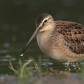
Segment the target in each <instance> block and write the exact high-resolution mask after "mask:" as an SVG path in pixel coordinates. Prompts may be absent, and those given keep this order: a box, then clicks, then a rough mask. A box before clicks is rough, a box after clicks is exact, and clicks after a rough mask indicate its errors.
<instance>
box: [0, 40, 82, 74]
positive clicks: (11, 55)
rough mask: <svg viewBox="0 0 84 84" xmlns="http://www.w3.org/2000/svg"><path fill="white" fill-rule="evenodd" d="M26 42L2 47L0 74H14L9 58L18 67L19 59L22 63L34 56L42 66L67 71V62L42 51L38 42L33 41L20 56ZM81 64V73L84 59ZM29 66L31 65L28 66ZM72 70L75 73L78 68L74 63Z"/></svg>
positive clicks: (0, 51) (71, 66)
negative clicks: (55, 58)
mask: <svg viewBox="0 0 84 84" xmlns="http://www.w3.org/2000/svg"><path fill="white" fill-rule="evenodd" d="M24 44H25V42H24V43H15V45H14V44H11V46H10V47H9V48H3V50H1V49H0V75H2V74H11V75H13V74H14V72H13V71H12V70H10V69H9V60H11V62H12V64H13V67H14V68H15V69H18V67H19V66H20V65H19V63H20V62H19V59H21V61H22V63H25V62H26V61H28V60H29V59H31V58H33V59H34V60H35V63H39V61H41V66H42V67H45V66H46V64H48V67H52V68H53V69H56V70H60V71H66V63H64V62H60V61H57V60H54V59H52V58H50V57H48V56H46V55H45V54H43V53H42V52H41V50H40V49H39V47H38V45H37V43H36V42H33V43H32V44H31V45H30V46H29V47H28V48H27V50H26V52H25V53H24V56H20V52H21V48H23V45H24ZM17 46H18V47H17ZM78 64H79V73H81V70H82V69H83V68H82V65H83V64H84V61H80V62H78ZM27 67H28V68H30V67H31V65H29V66H27ZM32 67H33V66H32ZM70 69H71V71H70V72H73V73H75V72H76V68H75V64H74V63H70Z"/></svg>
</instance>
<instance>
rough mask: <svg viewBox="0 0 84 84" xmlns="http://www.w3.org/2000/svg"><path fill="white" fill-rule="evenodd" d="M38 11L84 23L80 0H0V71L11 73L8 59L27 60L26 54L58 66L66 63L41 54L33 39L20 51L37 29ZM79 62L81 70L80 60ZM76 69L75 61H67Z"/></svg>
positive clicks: (83, 2)
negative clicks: (25, 48)
mask: <svg viewBox="0 0 84 84" xmlns="http://www.w3.org/2000/svg"><path fill="white" fill-rule="evenodd" d="M41 13H49V14H51V15H52V16H53V18H54V20H65V21H74V22H77V23H81V24H84V1H83V0H0V75H2V74H14V72H13V71H12V70H10V69H9V67H8V66H9V60H11V61H12V64H13V66H14V67H15V68H16V67H18V66H19V59H21V60H22V62H26V61H27V60H28V59H29V57H32V58H34V59H35V61H36V62H38V60H39V56H41V58H42V60H41V61H42V64H41V65H42V66H44V65H45V64H46V61H47V60H48V65H49V66H51V67H53V68H54V69H57V70H66V63H63V62H59V61H56V60H54V59H52V58H50V57H48V56H46V55H44V54H43V53H42V52H41V50H40V49H39V47H38V45H37V42H36V39H35V40H34V41H33V42H32V43H31V44H30V46H29V47H28V48H27V50H26V52H25V54H24V56H23V57H21V56H20V52H21V50H22V48H23V47H24V45H25V44H26V43H27V41H28V39H29V38H30V37H31V35H32V34H33V32H34V31H35V29H36V26H35V20H36V18H37V16H38V15H39V14H41ZM78 64H79V69H80V70H79V72H80V73H81V69H82V64H84V61H81V62H79V63H78ZM70 67H71V70H72V72H75V65H74V63H71V64H70Z"/></svg>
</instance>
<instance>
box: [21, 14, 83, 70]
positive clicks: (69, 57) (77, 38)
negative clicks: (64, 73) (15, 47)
mask: <svg viewBox="0 0 84 84" xmlns="http://www.w3.org/2000/svg"><path fill="white" fill-rule="evenodd" d="M35 22H36V31H35V32H34V34H33V35H32V36H31V38H30V39H29V41H28V42H27V44H26V45H25V47H24V48H23V49H22V51H21V55H23V53H24V51H25V50H26V48H27V47H28V46H29V44H30V43H31V41H32V40H33V39H34V38H35V37H37V43H38V46H39V47H40V49H41V51H42V52H43V53H44V54H46V55H48V56H50V57H51V58H54V59H56V60H59V61H62V62H67V69H69V63H70V62H77V61H80V60H83V59H84V53H83V52H84V25H82V24H79V23H76V22H71V21H54V19H53V17H52V16H51V15H50V14H47V13H42V14H40V15H39V16H38V17H37V19H36V21H35Z"/></svg>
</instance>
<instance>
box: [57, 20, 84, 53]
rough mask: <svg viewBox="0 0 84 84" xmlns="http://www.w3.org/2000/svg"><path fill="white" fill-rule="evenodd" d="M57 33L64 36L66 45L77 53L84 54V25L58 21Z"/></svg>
mask: <svg viewBox="0 0 84 84" xmlns="http://www.w3.org/2000/svg"><path fill="white" fill-rule="evenodd" d="M55 30H56V31H57V32H59V33H60V34H62V35H63V36H64V39H65V41H66V43H65V45H66V46H68V47H69V48H70V49H71V51H73V52H75V53H78V54H80V53H83V52H84V25H81V24H79V23H75V22H69V21H56V29H55Z"/></svg>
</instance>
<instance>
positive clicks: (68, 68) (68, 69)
mask: <svg viewBox="0 0 84 84" xmlns="http://www.w3.org/2000/svg"><path fill="white" fill-rule="evenodd" d="M67 71H68V72H69V71H70V67H69V62H67Z"/></svg>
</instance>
